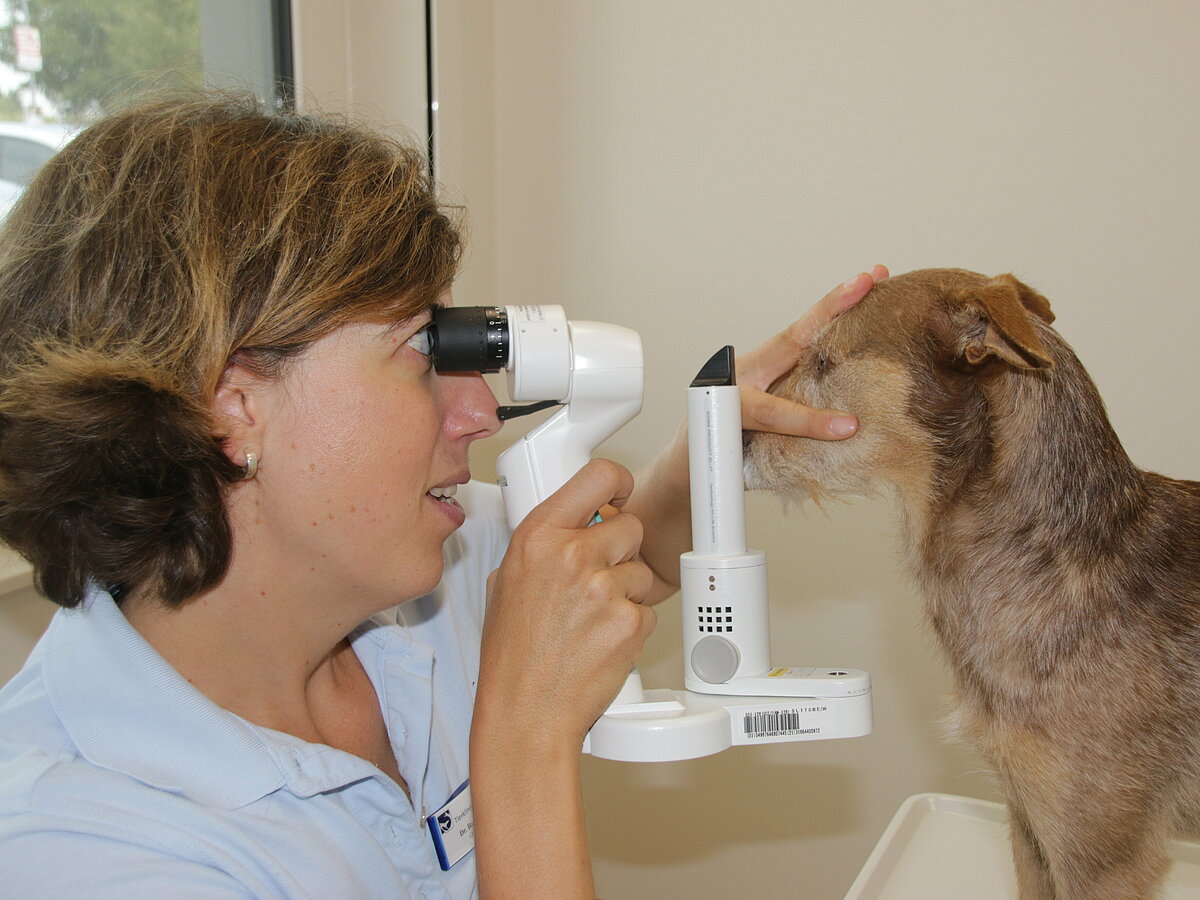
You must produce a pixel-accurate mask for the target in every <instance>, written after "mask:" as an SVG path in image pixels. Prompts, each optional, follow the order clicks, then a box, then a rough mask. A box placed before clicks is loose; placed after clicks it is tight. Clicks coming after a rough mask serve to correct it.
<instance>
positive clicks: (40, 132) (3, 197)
mask: <svg viewBox="0 0 1200 900" xmlns="http://www.w3.org/2000/svg"><path fill="white" fill-rule="evenodd" d="M75 131H76V129H74V128H69V127H67V126H65V125H33V124H27V123H24V122H0V218H3V217H4V216H6V215H8V211H9V210H10V209H12V207H13V204H14V203H16V202H17V198H18V197H20V196H21V193H22V192H23V191H24V190H25V186H26V185H27V184H29V182H30V180H31V179H32V178H33V176H34V175H36V174H37V170H38V169H40V168H41V167H42V165H43V164H44V163H45V162H46V160H48V159H49V158H50V157H51V156H53V155H54V154H55V153H57V152H58V151H59V150H61V149H62V147H63V146H64V145H65V144H66V143H67V141H69V140H70V139H71V137H72V135H74V133H75Z"/></svg>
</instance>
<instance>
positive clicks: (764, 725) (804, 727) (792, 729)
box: [730, 702, 832, 744]
mask: <svg viewBox="0 0 1200 900" xmlns="http://www.w3.org/2000/svg"><path fill="white" fill-rule="evenodd" d="M734 712H735V710H732V709H731V710H730V713H734ZM737 712H739V713H740V716H735V717H733V718H732V723H731V724H733V727H734V735H733V742H734V743H735V744H752V743H759V742H765V743H771V742H773V741H788V740H803V739H804V738H818V737H820V736H821V733H822V732H823V731H824V730H825V727H827V726H829V725H830V724H832V723H831V721H830V719H829V716H830V715H831V712H830V709H829V707H828V706H827V705H825V704H822V703H819V702H818V703H813V704H811V705H804V706H790V707H774V708H770V707H768V708H766V709H764V708H762V707H758V708H746V707H743V708H742V709H740V710H737ZM739 725H740V726H741V727H740V731H741V733H740V734H738V733H737V731H738V726H739Z"/></svg>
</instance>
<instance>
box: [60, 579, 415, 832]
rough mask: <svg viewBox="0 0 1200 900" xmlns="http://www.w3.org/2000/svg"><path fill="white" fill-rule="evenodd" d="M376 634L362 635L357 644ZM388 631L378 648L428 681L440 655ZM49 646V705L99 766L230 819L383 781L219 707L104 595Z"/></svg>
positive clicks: (64, 619) (368, 769) (66, 622)
mask: <svg viewBox="0 0 1200 900" xmlns="http://www.w3.org/2000/svg"><path fill="white" fill-rule="evenodd" d="M370 630H371V629H370V628H367V627H364V628H361V629H359V631H357V632H356V633H355V634H356V637H355V639H356V640H357V636H359V635H362V634H367V633H370ZM387 630H388V631H390V632H392V633H393V634H390V635H387V636H386V638H382V637H376V638H375V643H378V641H379V640H384V641H386V642H388V643H392V642H395V641H399V642H400V643H401V644H402V645H405V647H404V649H406V650H409V651H411V652H402V653H401V654H399V655H400V656H401V657H402V658H408V659H407V662H406V668H414V669H415V671H414V672H413V674H416V672H418V671H424V672H425V674H426V679H427V678H428V672H429V670H430V669H431V668H432V654H431V653H429V651H428V650H426V649H425V648H423V647H419V645H415V644H414V643H413V642H412V640H411V638H410V637H409V636H408V635H407V634H405V633H404V632H403V631H402V630H401V629H398V628H392V629H387ZM47 637H48V638H49V645H48V647H47V651H48V653H47V657H46V660H45V666H46V669H45V671H46V675H47V677H46V683H47V691H48V693H49V698H50V702H51V703H52V704H53V705H54V709H55V712H56V713H57V715H58V717H59V720H60V721H61V722H62V724H63V727H64V728H65V729H66V730H67V733H68V734H69V735H70V737H71V740H72V741H73V742H74V743H75V745H76V747H77V748H78V749H79V753H80V754H81V755H82V756H83V757H84V758H85V759H87V760H88V761H89V762H91V763H92V764H93V765H96V766H100V767H103V768H107V769H112V770H114V771H119V772H123V773H125V774H127V775H129V776H131V777H133V778H136V779H138V780H139V781H143V782H145V783H147V784H151V785H153V786H155V787H158V788H160V789H162V790H167V791H172V792H174V793H179V794H182V795H184V796H188V797H191V798H192V799H194V800H196V801H197V802H200V803H204V804H206V805H210V806H217V807H223V808H227V809H236V808H238V807H241V806H245V805H246V804H248V803H252V802H254V801H255V800H258V799H260V798H262V797H264V796H266V795H267V794H270V793H272V792H274V791H276V790H279V789H280V788H283V787H286V788H288V789H289V790H291V791H293V792H294V793H296V794H298V795H300V796H309V795H312V794H316V793H320V792H322V791H327V790H334V789H336V788H339V787H343V786H345V785H346V784H349V783H351V782H354V781H360V780H362V779H364V778H370V777H372V776H374V775H377V774H378V770H376V769H375V768H374V767H373V766H371V765H370V764H368V763H366V762H364V761H362V760H359V759H357V757H354V756H351V755H350V754H347V753H340V752H338V751H334V750H331V748H329V747H326V746H323V745H319V744H310V743H307V742H305V741H302V740H300V739H299V738H295V737H292V736H290V735H283V734H280V733H279V732H275V731H272V730H271V729H267V728H261V727H259V726H257V725H254V724H252V723H250V722H247V721H246V720H245V719H242V718H241V717H240V716H237V715H235V714H234V713H231V712H230V711H228V710H226V709H224V708H223V707H221V706H218V705H217V704H216V703H214V702H213V701H212V700H210V699H209V698H208V697H206V696H205V695H204V694H202V693H201V692H200V691H198V690H196V689H195V688H194V687H193V686H192V685H191V684H190V683H188V681H187V680H186V679H185V678H184V677H183V676H182V675H180V674H179V673H178V672H177V671H176V670H175V669H174V668H172V667H171V665H170V664H169V663H168V662H167V661H166V660H165V659H163V658H162V657H161V656H160V655H159V654H158V652H157V651H156V650H155V649H154V648H153V647H152V646H151V645H150V644H149V643H147V641H146V640H145V639H144V638H143V637H142V636H141V634H139V633H138V631H137V630H136V629H135V628H133V626H132V625H130V624H129V622H128V620H127V619H126V618H125V616H124V615H123V614H122V613H121V610H120V608H119V607H118V606H117V604H116V603H115V602H114V601H113V599H112V597H111V596H110V595H109V594H108V593H107V592H105V591H103V590H94V591H93V592H92V593H91V594H90V595H89V596H88V598H87V599H86V600H85V601H84V603H83V605H82V607H81V608H79V609H74V610H62V611H60V612H59V613H58V615H57V616H56V619H55V622H54V624H53V625H52V627H51V629H50V633H49V634H48V635H47ZM392 646H393V649H402V648H401V647H397V646H396V644H395V643H392ZM357 649H358V648H357V646H356V650H357ZM362 655H363V654H362V653H361V652H360V657H361V656H362ZM363 662H364V665H365V666H367V668H368V672H371V669H372V666H371V665H370V664H369V663H368V661H367V660H365V659H364V661H363ZM375 680H376V676H375V675H374V674H372V681H375Z"/></svg>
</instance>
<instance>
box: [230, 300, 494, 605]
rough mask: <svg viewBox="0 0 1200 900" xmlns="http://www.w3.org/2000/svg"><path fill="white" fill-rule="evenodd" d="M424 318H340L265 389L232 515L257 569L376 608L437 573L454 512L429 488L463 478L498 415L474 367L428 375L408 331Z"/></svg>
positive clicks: (457, 513)
mask: <svg viewBox="0 0 1200 900" xmlns="http://www.w3.org/2000/svg"><path fill="white" fill-rule="evenodd" d="M429 321H430V315H429V313H428V312H424V313H421V314H420V315H418V316H416V317H414V318H412V319H409V320H407V321H405V322H403V323H401V324H399V325H396V326H392V327H390V328H389V327H387V326H384V325H372V324H354V325H348V326H345V327H343V328H341V329H339V330H338V331H336V332H334V333H332V334H330V335H328V336H326V337H325V338H322V339H321V340H319V341H317V342H316V343H314V344H313V345H312V346H311V347H310V348H309V349H308V350H307V351H305V353H304V354H303V355H302V356H301V357H300V358H299V359H297V360H294V361H293V362H292V363H291V364H290V365H289V367H288V368H287V369H286V370H285V374H284V375H283V376H282V377H281V378H280V379H279V380H278V381H276V382H273V383H272V384H270V385H269V386H268V387H267V388H266V389H265V390H264V395H263V396H262V397H261V398H260V399H261V402H262V403H263V404H264V409H265V412H266V417H265V419H264V420H263V421H264V425H263V430H262V447H261V451H260V454H259V455H260V459H261V464H260V466H259V469H258V474H257V476H256V478H255V479H254V480H253V481H251V482H247V483H246V486H247V487H250V486H253V487H254V490H250V491H245V492H242V496H241V497H240V498H239V499H238V501H237V503H238V505H239V506H241V504H253V507H252V508H251V507H249V506H244V507H242V508H241V509H239V510H238V513H239V515H238V517H237V518H238V519H239V520H240V521H241V522H243V523H244V526H245V527H244V533H243V534H242V535H239V538H243V537H244V538H245V540H246V543H247V546H249V547H252V548H253V550H254V551H255V553H256V554H258V555H257V557H256V558H257V559H266V560H268V561H269V563H268V565H267V566H262V565H259V566H258V568H260V569H261V568H273V569H275V575H276V578H278V579H284V580H285V583H287V582H286V579H288V578H292V577H295V576H299V578H300V579H301V582H302V583H306V584H309V585H311V586H315V587H317V588H318V589H321V590H325V591H331V592H338V594H339V595H340V596H345V597H347V599H349V596H348V595H349V594H354V593H362V594H363V599H364V600H366V601H367V605H368V606H377V607H378V608H384V607H386V606H388V605H391V604H393V603H397V602H400V601H402V600H407V599H411V598H413V597H417V596H420V595H421V594H423V593H426V592H427V591H429V590H432V588H433V587H434V586H435V585H436V584H437V582H438V580H439V579H440V578H441V574H442V565H443V562H442V544H443V542H444V541H445V540H446V538H447V537H449V536H450V534H451V533H452V532H454V530H455V529H457V528H458V527H459V526H460V525H461V524H462V523H463V519H464V517H465V514H464V511H463V509H462V508H461V507H460V506H459V505H458V503H457V502H455V501H454V500H452V499H451V500H446V499H439V497H438V496H437V495H440V494H441V493H442V491H443V490H445V489H450V490H452V489H453V487H454V486H455V485H458V484H461V483H463V482H465V481H467V479H468V478H469V477H470V471H469V469H468V464H467V450H468V448H469V447H470V445H471V443H472V442H473V441H475V440H477V439H478V438H482V437H487V436H489V435H491V434H494V433H495V432H496V431H497V430H498V429H499V427H500V422H499V420H498V419H497V418H496V400H495V397H494V396H493V395H492V393H491V390H490V389H489V388H488V387H487V385H486V384H485V383H484V381H483V378H482V377H481V376H479V375H476V374H447V375H439V374H438V373H436V372H435V371H434V370H433V367H432V365H431V362H430V359H429V357H428V356H427V355H426V354H425V353H423V352H421V348H420V346H419V341H412V342H411V343H410V339H411V338H413V337H414V335H416V333H417V332H419V331H420V329H421V328H423V327H424V326H425V325H426V324H428V323H429ZM264 554H265V556H264Z"/></svg>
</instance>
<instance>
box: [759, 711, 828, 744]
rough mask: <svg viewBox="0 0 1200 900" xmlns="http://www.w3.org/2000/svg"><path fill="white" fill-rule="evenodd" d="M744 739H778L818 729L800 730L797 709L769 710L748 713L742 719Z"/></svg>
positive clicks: (814, 731)
mask: <svg viewBox="0 0 1200 900" xmlns="http://www.w3.org/2000/svg"><path fill="white" fill-rule="evenodd" d="M742 727H743V729H744V733H745V735H746V737H756V738H764V737H779V736H780V735H785V734H807V733H816V732H818V731H820V729H819V728H805V729H803V731H802V730H801V728H800V711H799V710H797V709H771V710H760V711H759V712H748V713H746V714H745V716H744V717H743V719H742Z"/></svg>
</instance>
